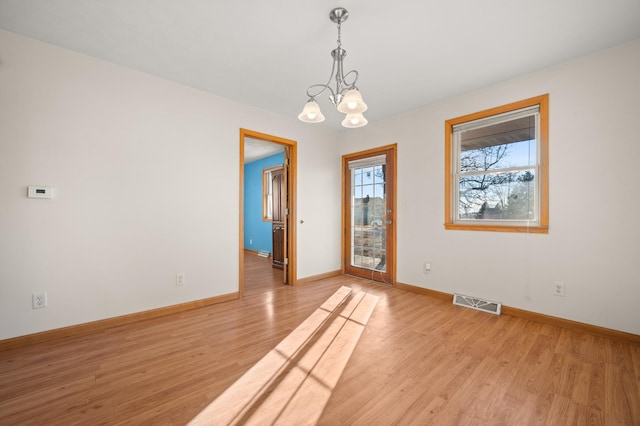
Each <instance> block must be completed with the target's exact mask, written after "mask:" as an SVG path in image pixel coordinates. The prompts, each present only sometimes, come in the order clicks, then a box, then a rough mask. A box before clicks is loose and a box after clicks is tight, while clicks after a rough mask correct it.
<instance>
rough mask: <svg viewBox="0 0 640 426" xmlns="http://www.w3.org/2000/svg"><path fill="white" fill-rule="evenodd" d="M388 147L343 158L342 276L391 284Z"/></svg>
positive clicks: (391, 151)
mask: <svg viewBox="0 0 640 426" xmlns="http://www.w3.org/2000/svg"><path fill="white" fill-rule="evenodd" d="M395 160H396V146H395V145H391V146H388V147H383V148H379V149H374V150H369V151H365V152H361V153H356V154H350V155H345V156H344V157H343V183H344V188H343V198H344V200H343V230H344V234H343V235H344V237H343V268H344V271H345V273H347V274H350V275H356V276H359V277H363V278H368V279H372V280H375V281H379V282H383V283H387V284H393V283H394V281H395V162H396V161H395Z"/></svg>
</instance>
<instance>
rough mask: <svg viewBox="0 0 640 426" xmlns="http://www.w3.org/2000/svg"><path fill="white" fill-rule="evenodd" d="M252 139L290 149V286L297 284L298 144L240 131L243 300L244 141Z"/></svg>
mask: <svg viewBox="0 0 640 426" xmlns="http://www.w3.org/2000/svg"><path fill="white" fill-rule="evenodd" d="M245 138H252V139H259V140H263V141H267V142H273V143H275V144H278V145H284V146H285V147H288V148H289V181H288V182H287V192H288V193H289V230H288V232H289V253H288V256H289V268H288V272H287V273H288V274H289V275H288V282H289V284H290V285H296V284H297V259H296V258H297V256H296V254H297V252H298V250H297V248H296V242H297V238H296V234H297V227H296V226H295V224H296V223H297V219H296V205H297V201H296V200H297V196H296V194H297V192H296V191H297V182H298V179H297V169H298V143H297V142H296V141H294V140H291V139H285V138H281V137H278V136H273V135H268V134H266V133H261V132H256V131H254V130H249V129H243V128H241V129H240V161H239V164H240V173H239V175H240V193H239V200H240V209H239V210H240V216H239V220H240V226H239V229H240V231H239V239H238V258H239V274H238V294H239V297H240V298H242V296H243V294H244V139H245Z"/></svg>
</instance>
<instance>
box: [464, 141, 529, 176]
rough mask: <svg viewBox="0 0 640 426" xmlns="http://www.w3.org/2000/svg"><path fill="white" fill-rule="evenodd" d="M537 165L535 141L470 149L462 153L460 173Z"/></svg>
mask: <svg viewBox="0 0 640 426" xmlns="http://www.w3.org/2000/svg"><path fill="white" fill-rule="evenodd" d="M535 164H536V141H535V140H529V141H523V142H514V143H509V144H504V145H494V146H489V147H483V148H475V149H468V150H466V151H462V152H461V153H460V172H463V173H464V172H479V171H490V170H499V169H506V168H509V167H523V166H534V165H535Z"/></svg>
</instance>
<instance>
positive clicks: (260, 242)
mask: <svg viewBox="0 0 640 426" xmlns="http://www.w3.org/2000/svg"><path fill="white" fill-rule="evenodd" d="M283 162H284V153H279V154H275V155H272V156H271V157H267V158H263V159H261V160H256V161H253V162H251V163H247V164H245V165H244V248H245V249H249V250H255V251H259V250H265V251H268V252H269V253H271V252H272V248H273V247H272V241H271V233H272V230H271V222H265V221H263V220H262V170H263V169H265V168H267V167H272V166H275V165H278V164H282V163H283Z"/></svg>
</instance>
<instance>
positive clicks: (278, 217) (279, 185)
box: [271, 170, 285, 269]
mask: <svg viewBox="0 0 640 426" xmlns="http://www.w3.org/2000/svg"><path fill="white" fill-rule="evenodd" d="M282 173H283V172H282V170H274V171H273V172H272V173H271V178H272V188H273V189H272V197H273V204H272V206H273V216H272V218H273V220H272V224H271V226H272V231H273V232H272V235H273V240H272V243H273V265H272V266H273V267H274V268H278V269H283V268H284V220H285V217H284V201H285V200H284V185H283V184H284V176H283V174H282Z"/></svg>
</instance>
